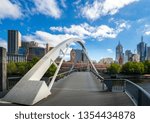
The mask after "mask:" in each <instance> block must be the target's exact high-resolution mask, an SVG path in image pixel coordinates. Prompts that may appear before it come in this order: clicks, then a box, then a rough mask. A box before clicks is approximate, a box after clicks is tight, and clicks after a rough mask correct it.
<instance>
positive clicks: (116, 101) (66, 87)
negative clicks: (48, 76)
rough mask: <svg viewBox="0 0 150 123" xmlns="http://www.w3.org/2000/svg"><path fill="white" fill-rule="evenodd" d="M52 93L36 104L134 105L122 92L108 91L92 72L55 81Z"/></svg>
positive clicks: (79, 73) (75, 73)
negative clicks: (104, 89)
mask: <svg viewBox="0 0 150 123" xmlns="http://www.w3.org/2000/svg"><path fill="white" fill-rule="evenodd" d="M51 92H52V95H50V96H49V97H48V98H45V99H43V100H42V101H40V102H39V103H37V104H36V105H44V106H132V105H134V104H133V103H132V101H131V100H130V98H129V97H128V96H127V95H126V94H125V93H122V92H119V93H115V92H114V93H113V92H106V91H103V89H102V83H101V82H100V81H99V80H98V79H97V78H96V77H95V76H94V75H93V74H92V73H90V72H74V73H72V74H70V75H69V76H67V77H66V78H64V79H61V80H59V81H57V82H55V84H54V86H53V88H52V91H51Z"/></svg>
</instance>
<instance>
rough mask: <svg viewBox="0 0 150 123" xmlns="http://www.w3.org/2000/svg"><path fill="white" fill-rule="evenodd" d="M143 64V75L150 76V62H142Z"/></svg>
mask: <svg viewBox="0 0 150 123" xmlns="http://www.w3.org/2000/svg"><path fill="white" fill-rule="evenodd" d="M143 64H144V70H145V73H149V74H150V61H145V62H143Z"/></svg>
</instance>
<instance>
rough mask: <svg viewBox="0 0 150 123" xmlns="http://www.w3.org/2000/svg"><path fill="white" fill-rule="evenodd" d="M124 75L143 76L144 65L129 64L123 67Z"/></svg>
mask: <svg viewBox="0 0 150 123" xmlns="http://www.w3.org/2000/svg"><path fill="white" fill-rule="evenodd" d="M122 73H124V74H143V73H144V64H143V63H141V62H139V63H138V62H128V63H126V64H124V65H123V66H122Z"/></svg>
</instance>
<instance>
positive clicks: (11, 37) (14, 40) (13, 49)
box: [8, 30, 21, 54]
mask: <svg viewBox="0 0 150 123" xmlns="http://www.w3.org/2000/svg"><path fill="white" fill-rule="evenodd" d="M19 47H21V34H20V32H19V31H18V30H8V53H9V54H18V50H19Z"/></svg>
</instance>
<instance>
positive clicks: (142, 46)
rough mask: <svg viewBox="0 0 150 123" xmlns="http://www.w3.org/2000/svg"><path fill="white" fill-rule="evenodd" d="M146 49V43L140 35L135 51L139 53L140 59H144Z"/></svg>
mask: <svg viewBox="0 0 150 123" xmlns="http://www.w3.org/2000/svg"><path fill="white" fill-rule="evenodd" d="M146 49H147V44H146V43H145V42H144V41H143V36H142V37H141V42H140V43H139V44H138V45H137V53H138V54H139V55H140V61H141V62H143V61H145V60H146Z"/></svg>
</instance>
